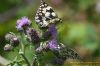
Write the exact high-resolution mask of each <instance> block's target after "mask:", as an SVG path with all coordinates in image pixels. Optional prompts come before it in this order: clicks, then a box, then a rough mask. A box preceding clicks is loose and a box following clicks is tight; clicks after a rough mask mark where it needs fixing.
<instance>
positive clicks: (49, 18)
mask: <svg viewBox="0 0 100 66" xmlns="http://www.w3.org/2000/svg"><path fill="white" fill-rule="evenodd" d="M35 21H36V23H37V24H39V26H40V27H48V26H49V25H50V24H56V23H58V22H61V19H60V18H58V16H57V14H56V13H55V12H54V10H53V9H52V7H51V6H49V5H48V4H47V3H45V2H44V1H43V0H41V5H40V7H39V9H38V11H37V13H36V16H35Z"/></svg>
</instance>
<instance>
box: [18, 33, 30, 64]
mask: <svg viewBox="0 0 100 66" xmlns="http://www.w3.org/2000/svg"><path fill="white" fill-rule="evenodd" d="M21 39H22V41H21V49H20V51H19V54H20V55H21V56H22V57H23V59H24V60H25V62H26V63H27V64H28V66H30V62H29V61H28V59H27V58H26V57H25V44H24V43H25V42H24V34H22V33H21Z"/></svg>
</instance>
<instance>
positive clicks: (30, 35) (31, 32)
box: [26, 28, 40, 43]
mask: <svg viewBox="0 0 100 66" xmlns="http://www.w3.org/2000/svg"><path fill="white" fill-rule="evenodd" d="M26 33H27V36H28V39H29V41H31V42H34V43H37V42H39V41H40V38H39V36H38V34H37V32H36V30H35V29H33V28H29V29H28V30H27V31H26Z"/></svg>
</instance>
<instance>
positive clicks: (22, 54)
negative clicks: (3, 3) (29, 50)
mask: <svg viewBox="0 0 100 66" xmlns="http://www.w3.org/2000/svg"><path fill="white" fill-rule="evenodd" d="M19 54H20V55H21V56H22V57H23V59H24V60H25V62H26V63H27V64H28V66H30V63H29V61H28V60H27V58H26V57H25V55H24V53H23V51H21V50H20V52H19Z"/></svg>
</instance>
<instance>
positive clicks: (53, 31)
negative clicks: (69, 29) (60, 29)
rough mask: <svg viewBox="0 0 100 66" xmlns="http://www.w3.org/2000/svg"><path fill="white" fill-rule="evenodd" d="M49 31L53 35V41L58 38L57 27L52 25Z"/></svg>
mask: <svg viewBox="0 0 100 66" xmlns="http://www.w3.org/2000/svg"><path fill="white" fill-rule="evenodd" d="M48 31H49V32H50V33H51V36H52V38H53V39H55V38H56V36H57V29H56V26H55V25H50V26H49V29H48Z"/></svg>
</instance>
